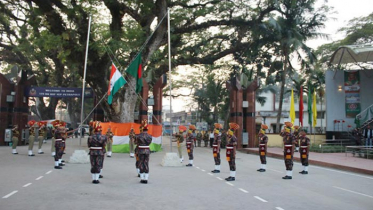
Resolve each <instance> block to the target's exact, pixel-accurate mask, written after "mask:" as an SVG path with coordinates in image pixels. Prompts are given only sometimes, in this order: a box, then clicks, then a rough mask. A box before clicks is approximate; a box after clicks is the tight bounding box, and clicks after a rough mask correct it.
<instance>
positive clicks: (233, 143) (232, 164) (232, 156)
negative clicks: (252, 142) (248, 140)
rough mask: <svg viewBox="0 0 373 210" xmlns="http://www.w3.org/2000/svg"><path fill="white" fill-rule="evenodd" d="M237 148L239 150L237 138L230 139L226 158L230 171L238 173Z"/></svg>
mask: <svg viewBox="0 0 373 210" xmlns="http://www.w3.org/2000/svg"><path fill="white" fill-rule="evenodd" d="M236 148H237V137H236V136H232V137H231V138H229V137H228V142H227V150H226V153H227V154H226V157H227V161H228V163H229V170H230V171H234V172H236Z"/></svg>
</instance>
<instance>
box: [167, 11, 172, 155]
mask: <svg viewBox="0 0 373 210" xmlns="http://www.w3.org/2000/svg"><path fill="white" fill-rule="evenodd" d="M167 27H168V70H169V76H168V77H169V78H168V80H169V81H170V127H171V131H170V152H172V133H173V128H172V95H171V89H172V83H171V24H170V8H167Z"/></svg>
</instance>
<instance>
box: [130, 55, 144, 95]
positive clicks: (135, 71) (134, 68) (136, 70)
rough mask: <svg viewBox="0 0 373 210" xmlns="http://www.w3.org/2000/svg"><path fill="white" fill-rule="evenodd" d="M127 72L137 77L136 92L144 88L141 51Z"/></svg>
mask: <svg viewBox="0 0 373 210" xmlns="http://www.w3.org/2000/svg"><path fill="white" fill-rule="evenodd" d="M126 72H127V74H129V75H131V76H133V77H134V78H135V79H136V93H139V92H140V91H141V89H142V65H141V53H139V54H138V55H137V56H136V58H135V59H134V60H133V61H132V63H131V64H130V66H129V67H128V68H127V70H126Z"/></svg>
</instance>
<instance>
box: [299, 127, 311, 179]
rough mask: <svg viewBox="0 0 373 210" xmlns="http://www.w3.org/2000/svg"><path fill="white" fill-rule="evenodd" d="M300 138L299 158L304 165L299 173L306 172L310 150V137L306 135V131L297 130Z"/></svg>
mask: <svg viewBox="0 0 373 210" xmlns="http://www.w3.org/2000/svg"><path fill="white" fill-rule="evenodd" d="M299 135H300V137H299V140H300V160H301V162H302V165H303V167H304V169H303V171H301V172H299V173H300V174H308V157H309V151H310V142H311V141H310V139H309V138H308V137H307V136H306V131H304V130H302V131H300V132H299Z"/></svg>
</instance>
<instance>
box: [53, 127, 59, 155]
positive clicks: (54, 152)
mask: <svg viewBox="0 0 373 210" xmlns="http://www.w3.org/2000/svg"><path fill="white" fill-rule="evenodd" d="M51 124H52V125H53V128H52V145H51V153H52V157H54V156H55V155H56V138H55V133H56V131H57V127H58V125H59V124H60V123H59V120H55V121H53V122H51Z"/></svg>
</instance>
